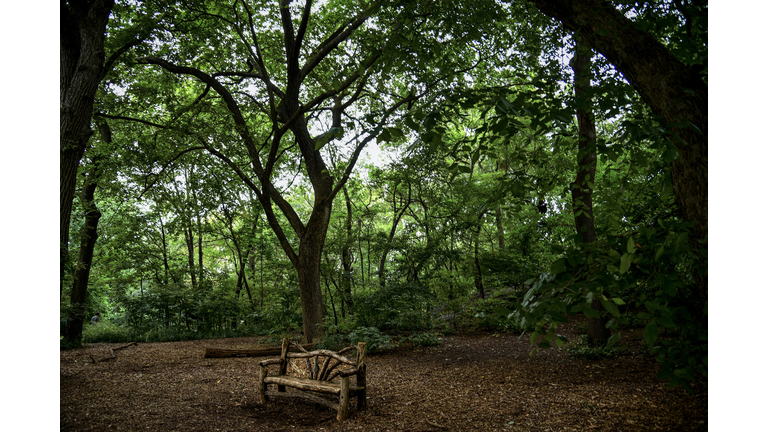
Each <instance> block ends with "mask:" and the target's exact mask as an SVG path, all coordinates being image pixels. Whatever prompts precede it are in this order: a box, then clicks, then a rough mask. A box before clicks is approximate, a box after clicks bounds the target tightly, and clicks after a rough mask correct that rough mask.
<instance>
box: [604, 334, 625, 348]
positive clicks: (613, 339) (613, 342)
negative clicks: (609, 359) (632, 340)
mask: <svg viewBox="0 0 768 432" xmlns="http://www.w3.org/2000/svg"><path fill="white" fill-rule="evenodd" d="M619 339H621V332H616V333H614V334H613V335H611V337H609V338H608V342H607V343H606V344H605V347H606V348H611V347H612V346H614V345H616V342H618V341H619Z"/></svg>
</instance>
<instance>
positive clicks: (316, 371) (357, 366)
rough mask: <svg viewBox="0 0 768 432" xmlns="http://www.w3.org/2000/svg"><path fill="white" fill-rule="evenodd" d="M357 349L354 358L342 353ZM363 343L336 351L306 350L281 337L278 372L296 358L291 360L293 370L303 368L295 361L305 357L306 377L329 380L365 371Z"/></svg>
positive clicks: (285, 369) (284, 372)
mask: <svg viewBox="0 0 768 432" xmlns="http://www.w3.org/2000/svg"><path fill="white" fill-rule="evenodd" d="M290 348H294V349H295V351H294V352H290ZM353 350H354V351H357V355H356V356H355V357H354V358H350V357H348V356H345V355H343V354H344V353H347V352H349V351H353ZM296 351H298V352H296ZM365 351H366V349H365V343H364V342H360V343H358V344H357V346H348V347H346V348H344V349H342V350H340V351H338V352H334V351H329V350H322V349H321V350H315V351H307V350H306V349H304V347H302V346H301V345H299V344H298V343H296V342H291V341H290V339H288V338H284V339H283V346H282V350H281V353H280V369H279V372H278V374H279V375H285V374H286V372H287V368H288V363H289V362H290V360H291V359H296V360H298V361H297V362H292V367H293V369H295V370H297V371H298V370H303V368H302V367H298V365H297V363H298V362H300V361H301V360H300V359H305V361H306V370H303V372H304V373H305V374H306V378H309V379H314V380H320V381H331V380H333V379H334V378H336V377H337V376H339V375H340V374H342V373H344V375H358V376H359V374H358V372H360V371H362V372H363V374H364V373H365V372H364V371H365V360H366V352H365ZM343 365H347V366H351V368H346V369H342V368H340V367H343Z"/></svg>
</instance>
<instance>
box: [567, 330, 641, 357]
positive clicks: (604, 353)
mask: <svg viewBox="0 0 768 432" xmlns="http://www.w3.org/2000/svg"><path fill="white" fill-rule="evenodd" d="M566 351H567V352H568V355H570V356H571V357H574V358H577V359H581V360H600V359H604V358H615V357H619V356H623V355H628V354H630V353H631V352H630V350H629V348H627V347H626V346H620V345H618V344H617V345H614V346H613V347H611V348H607V347H604V346H594V345H592V344H590V343H589V340H588V339H587V336H586V335H581V336H579V339H578V340H577V341H576V342H575V343H573V344H569V345H568V348H566Z"/></svg>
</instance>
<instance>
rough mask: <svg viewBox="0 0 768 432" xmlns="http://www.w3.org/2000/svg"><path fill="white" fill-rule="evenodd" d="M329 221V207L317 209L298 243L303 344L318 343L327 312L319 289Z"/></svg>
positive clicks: (297, 267) (297, 266)
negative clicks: (321, 263)
mask: <svg viewBox="0 0 768 432" xmlns="http://www.w3.org/2000/svg"><path fill="white" fill-rule="evenodd" d="M330 220H331V205H330V203H328V204H327V205H325V206H316V207H315V209H314V211H313V212H312V216H311V217H310V220H309V223H308V224H307V227H306V231H305V232H304V236H303V237H302V238H301V239H300V240H299V241H300V243H299V255H298V257H297V258H298V259H297V261H296V264H297V265H296V271H297V272H298V275H299V293H300V295H301V315H302V327H303V331H304V343H315V342H318V341H319V340H320V337H321V336H322V334H323V329H322V324H323V318H324V316H325V312H324V309H323V293H322V288H321V286H320V262H321V258H322V254H323V246H324V245H325V237H326V234H327V232H328V224H329V223H330Z"/></svg>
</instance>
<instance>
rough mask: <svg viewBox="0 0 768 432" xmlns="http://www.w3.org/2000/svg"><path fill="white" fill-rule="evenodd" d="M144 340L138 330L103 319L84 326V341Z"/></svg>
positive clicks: (115, 341)
mask: <svg viewBox="0 0 768 432" xmlns="http://www.w3.org/2000/svg"><path fill="white" fill-rule="evenodd" d="M137 340H143V338H141V337H140V336H139V335H138V334H137V332H136V331H134V330H132V329H129V328H126V327H121V326H118V325H115V324H112V323H111V322H109V321H105V320H102V321H101V322H99V323H98V324H96V325H90V324H85V325H84V326H83V343H98V342H102V343H120V342H135V341H137Z"/></svg>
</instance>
